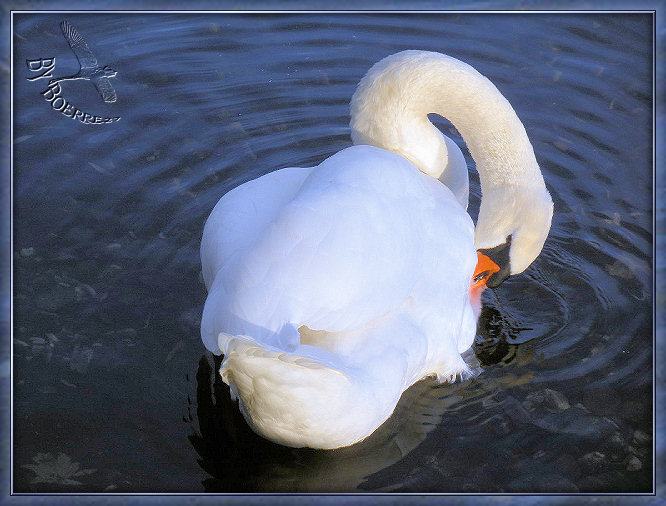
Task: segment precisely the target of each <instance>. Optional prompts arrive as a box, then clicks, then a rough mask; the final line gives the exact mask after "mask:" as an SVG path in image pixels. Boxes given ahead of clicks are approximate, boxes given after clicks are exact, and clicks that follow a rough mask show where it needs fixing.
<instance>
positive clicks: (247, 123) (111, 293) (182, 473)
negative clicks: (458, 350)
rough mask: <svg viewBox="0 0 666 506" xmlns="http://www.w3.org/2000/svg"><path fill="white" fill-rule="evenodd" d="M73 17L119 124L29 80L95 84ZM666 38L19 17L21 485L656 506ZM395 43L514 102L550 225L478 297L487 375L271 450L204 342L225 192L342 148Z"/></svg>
mask: <svg viewBox="0 0 666 506" xmlns="http://www.w3.org/2000/svg"><path fill="white" fill-rule="evenodd" d="M65 18H66V19H67V20H68V21H70V23H72V24H73V25H74V26H75V27H76V28H77V29H78V30H79V31H80V32H81V34H82V36H83V37H84V38H85V39H86V40H87V42H88V44H89V46H90V47H91V49H92V50H93V52H95V54H96V56H97V58H98V60H99V63H100V64H102V65H109V66H111V67H113V68H114V69H116V70H117V71H118V74H117V76H116V77H114V78H112V79H111V82H112V84H113V86H114V88H115V90H116V92H117V95H118V100H117V102H116V103H112V104H106V103H104V102H102V101H101V99H100V96H99V94H98V93H97V91H96V90H95V88H94V87H93V86H92V85H91V83H90V82H89V81H64V82H62V83H61V84H62V95H63V97H64V98H66V99H67V100H68V101H69V102H70V103H72V104H73V105H74V106H76V107H77V108H79V109H81V110H82V111H85V112H87V113H90V114H91V115H99V116H101V117H116V116H118V117H120V118H121V120H120V121H118V122H114V123H112V124H104V125H86V124H83V123H81V122H79V121H75V120H72V119H69V118H67V117H65V116H64V115H63V114H61V113H60V112H57V111H55V110H54V109H53V108H52V107H51V106H50V105H49V103H48V102H47V101H46V100H45V99H44V97H42V96H40V91H42V90H44V89H45V88H46V80H45V79H40V80H35V81H28V80H27V78H28V77H32V76H34V75H35V74H33V73H32V72H30V71H29V70H28V68H27V66H26V64H25V61H26V60H27V59H38V58H50V57H55V58H56V64H55V71H54V73H53V76H54V77H58V76H63V75H70V74H73V73H75V72H76V71H77V70H78V64H77V62H76V59H75V58H74V55H73V53H72V52H71V51H70V49H69V47H68V46H67V43H66V41H65V39H64V38H63V36H62V34H61V32H60V28H59V26H58V24H59V23H60V21H62V19H65ZM651 34H652V27H651V18H650V16H648V15H636V14H633V15H632V14H561V15H553V14H521V15H516V14H503V15H496V14H495V15H491V14H409V15H408V14H338V15H331V14H288V15H287V14H272V15H258V14H257V15H247V14H234V15H230V14H226V15H225V14H206V15H186V14H150V15H149V14H136V15H131V14H122V15H121V14H67V15H66V16H65V15H62V14H61V15H23V14H21V15H16V16H15V26H14V51H15V54H14V64H15V68H14V93H15V96H14V249H13V254H14V340H13V353H14V361H13V365H14V376H13V377H14V487H15V490H16V491H109V492H124V491H181V492H199V491H213V492H239V491H286V492H296V491H375V492H377V491H379V492H415V491H427V492H500V491H504V492H516V491H521V492H575V491H581V492H592V491H596V492H598V491H631V492H641V491H643V492H645V491H651V490H652V471H653V454H652V417H653V411H652V410H653V408H652V374H653V369H652V363H653V349H652V312H651V307H652V299H653V292H652V240H653V238H652V210H653V209H652V169H651V167H652V158H651V157H652V147H651V139H652V132H651V122H652V119H651V118H652V116H651V114H652V98H651V89H652V85H651V78H652V75H651V72H652V70H651V69H652V63H651V62H652V52H651V51H652V50H651V48H652V42H651ZM403 49H427V50H435V51H440V52H443V53H447V54H449V55H451V56H454V57H457V58H459V59H462V60H463V61H466V62H468V63H470V64H471V65H473V66H474V67H476V68H477V69H478V70H479V71H480V72H481V73H483V74H485V75H486V76H488V77H489V78H490V79H491V80H492V81H493V82H494V83H495V84H496V85H497V87H498V88H499V89H500V90H501V91H502V92H503V93H504V94H505V96H506V97H507V98H508V99H509V101H510V102H511V103H512V104H513V106H514V108H515V109H516V111H517V113H518V115H519V117H520V118H521V119H522V120H523V122H524V123H525V127H526V129H527V132H528V134H529V136H530V138H531V140H532V143H533V145H534V149H535V152H536V155H537V159H538V160H539V163H540V165H541V168H542V170H543V173H544V177H545V179H546V183H547V185H548V188H549V189H550V192H551V194H552V196H553V199H554V202H555V215H554V218H553V227H552V230H551V233H550V236H549V239H548V241H547V242H546V245H545V248H544V250H543V253H542V254H541V256H540V257H539V258H538V259H537V261H535V262H534V264H533V265H532V266H531V267H530V268H529V269H528V270H527V271H526V272H525V273H524V274H522V275H520V276H515V277H512V278H511V279H510V280H509V281H507V282H506V283H504V284H503V285H502V286H501V287H500V288H499V289H497V290H496V291H494V292H492V291H490V290H489V291H487V294H486V295H484V298H485V299H484V302H485V307H484V309H483V313H482V315H481V319H480V323H479V329H478V332H477V338H476V343H475V346H474V348H473V350H472V352H471V353H470V354H469V356H468V357H467V358H468V360H469V361H476V362H478V365H479V366H480V368H481V369H482V373H481V374H480V375H479V376H478V377H476V378H474V379H472V380H469V381H466V382H463V383H456V384H453V385H440V386H437V385H435V384H434V383H432V382H428V381H424V382H422V383H419V384H417V385H416V386H415V387H413V388H412V389H411V390H409V391H408V392H407V393H405V395H404V396H403V399H402V400H401V403H400V405H399V407H398V409H397V411H396V413H395V415H394V416H393V417H392V418H391V419H390V420H389V421H388V422H387V423H386V424H385V425H384V426H382V427H381V428H380V429H379V430H378V432H377V433H376V434H375V435H373V436H372V437H371V438H369V439H368V440H366V441H364V442H363V443H361V444H359V445H356V446H353V447H350V448H346V449H342V450H337V451H329V452H326V451H313V450H308V449H300V450H294V449H287V448H282V447H279V446H276V445H273V444H271V443H268V442H266V441H264V440H263V439H261V438H259V437H258V436H255V435H254V434H253V433H252V432H251V431H250V430H249V429H248V428H247V426H246V425H245V422H244V421H243V420H242V417H241V416H240V415H239V413H238V410H237V408H236V407H235V405H234V404H233V403H232V402H231V401H230V399H229V394H228V389H227V387H226V386H225V385H224V384H222V383H221V381H220V380H219V379H218V378H216V377H215V374H214V369H215V367H216V366H215V365H214V363H213V357H212V355H209V354H207V353H206V352H205V349H204V348H203V345H202V344H201V341H200V337H199V318H200V314H201V310H202V307H203V302H204V300H205V288H204V286H203V283H202V281H201V275H200V263H199V253H198V249H199V241H200V238H201V232H202V229H203V225H204V222H205V219H206V217H207V215H208V213H209V212H210V211H211V209H212V208H213V206H214V204H215V203H216V201H217V200H218V199H219V198H220V197H221V196H222V195H223V194H224V193H225V192H227V191H228V190H230V189H231V188H234V187H235V186H237V185H239V184H241V183H243V182H245V181H248V180H250V179H253V178H255V177H257V176H260V175H262V174H265V173H267V172H270V171H273V170H275V169H278V168H281V167H285V166H308V165H314V164H317V163H319V162H320V161H321V160H323V159H324V158H325V157H327V156H329V155H331V154H332V153H334V152H336V151H338V150H340V149H341V148H344V147H346V146H349V145H350V144H351V142H350V138H349V127H348V102H349V99H350V98H351V95H352V93H353V92H354V88H355V85H356V83H357V82H358V81H359V79H360V78H361V77H362V76H363V74H364V73H365V71H366V70H367V69H368V68H369V67H370V66H371V65H372V64H373V63H374V62H376V61H378V60H379V59H381V58H382V57H384V56H386V55H388V54H391V53H394V52H397V51H400V50H403ZM433 120H434V121H435V122H436V123H437V124H438V125H439V126H440V127H441V128H442V129H443V130H444V131H445V132H446V133H447V134H449V135H451V136H453V137H454V138H455V139H456V140H457V141H458V142H459V143H460V145H461V146H464V144H463V142H462V140H461V139H460V138H459V136H457V134H456V132H455V131H454V130H452V129H451V127H450V125H449V124H448V123H447V122H445V121H443V120H441V119H438V118H433ZM466 156H468V155H466ZM468 159H469V156H468ZM469 162H470V167H471V168H472V170H471V171H470V173H471V178H472V183H471V187H472V204H471V206H470V212H471V214H472V215H473V216H474V217H475V216H476V212H477V210H478V199H479V185H478V178H477V177H476V173H475V172H474V170H473V162H472V161H471V160H469Z"/></svg>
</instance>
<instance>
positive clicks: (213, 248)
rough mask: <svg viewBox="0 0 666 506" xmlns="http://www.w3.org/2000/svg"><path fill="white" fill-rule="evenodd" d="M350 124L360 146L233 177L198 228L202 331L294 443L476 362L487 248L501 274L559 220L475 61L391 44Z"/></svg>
mask: <svg viewBox="0 0 666 506" xmlns="http://www.w3.org/2000/svg"><path fill="white" fill-rule="evenodd" d="M430 112H434V113H438V114H441V115H442V116H444V117H446V118H448V119H449V120H450V121H451V122H452V123H453V124H454V125H455V126H456V127H457V129H458V130H459V131H460V133H461V135H462V136H463V139H464V140H465V142H466V143H467V146H468V147H469V150H470V153H471V154H472V156H473V158H474V160H475V161H476V166H477V170H478V171H479V175H480V179H481V189H482V193H483V198H482V203H481V208H480V212H479V219H478V224H477V226H476V231H475V228H474V225H473V223H472V220H471V219H470V217H469V215H468V214H467V213H466V206H467V188H468V180H467V167H466V165H465V161H464V158H463V156H462V153H461V152H460V150H459V149H458V148H457V147H456V145H455V143H454V142H453V141H451V140H450V139H448V138H447V137H446V136H444V135H443V134H442V133H441V132H440V131H439V130H438V129H437V128H436V127H434V126H433V125H432V124H431V123H430V122H429V121H428V118H427V113H430ZM351 128H352V139H353V141H354V143H355V144H356V145H355V146H352V147H349V148H347V149H343V150H342V151H340V152H338V153H336V154H334V155H333V156H331V157H330V158H328V159H326V160H324V161H323V162H321V163H320V164H319V165H318V166H316V167H311V168H286V169H282V170H278V171H275V172H272V173H269V174H267V175H265V176H262V177H260V178H258V179H255V180H253V181H250V182H247V183H245V184H243V185H241V186H239V187H237V188H235V189H234V190H232V191H230V192H228V193H227V194H226V195H224V196H223V197H222V198H221V199H220V201H219V202H218V203H217V205H216V206H215V208H214V209H213V211H212V213H211V215H210V217H209V218H208V221H207V222H206V225H205V228H204V232H203V239H202V243H201V262H202V268H203V276H204V281H205V283H206V287H207V288H208V298H207V300H206V304H205V307H204V312H203V317H202V322H201V335H202V339H203V342H204V344H205V346H206V348H208V349H209V350H210V351H212V352H213V353H215V354H219V353H223V354H224V361H223V364H222V368H221V370H220V373H221V375H222V378H223V379H224V381H225V382H226V383H227V384H229V386H230V388H231V392H232V395H233V396H235V397H237V398H238V400H239V405H240V409H241V411H242V412H243V414H244V416H245V418H246V420H247V421H248V423H249V424H250V426H251V427H252V428H253V429H254V430H255V431H256V432H257V433H259V434H261V435H263V436H264V437H266V438H267V439H270V440H272V441H275V442H277V443H280V444H283V445H287V446H295V447H298V446H309V447H313V448H338V447H342V446H347V445H350V444H353V443H356V442H358V441H360V440H362V439H364V438H366V437H367V436H368V435H370V434H371V433H372V432H373V431H374V430H375V429H376V428H377V427H379V426H380V425H381V424H382V423H383V422H384V421H385V420H386V419H387V418H388V417H389V416H390V415H391V413H392V412H393V410H394V408H395V406H396V404H397V402H398V400H399V398H400V396H401V394H402V392H403V391H404V390H406V389H407V388H408V387H409V386H410V385H412V384H414V383H415V382H416V381H418V380H420V379H422V378H424V377H426V376H429V375H436V376H437V378H438V379H439V380H441V381H445V380H451V379H453V378H455V377H456V376H458V375H463V374H464V373H465V372H466V371H467V366H466V364H465V362H464V360H463V359H462V357H461V353H462V352H463V351H465V350H466V349H468V348H469V347H470V346H471V345H472V342H473V340H474V335H475V329H476V319H477V315H476V314H475V313H476V312H478V304H479V302H478V297H479V293H480V291H481V289H482V288H483V280H482V279H478V280H477V281H476V283H475V284H474V287H473V289H472V290H470V283H471V280H472V277H473V274H475V272H474V271H475V265H476V264H477V249H482V250H484V251H485V252H487V253H489V255H490V256H491V257H492V258H493V259H494V260H495V261H496V263H498V264H499V266H495V269H494V271H496V270H499V272H494V271H493V272H489V271H488V270H487V268H486V267H482V268H481V269H480V272H481V275H480V276H479V278H483V277H484V276H485V275H487V274H492V276H491V277H490V278H489V280H490V281H489V284H493V285H496V284H498V283H499V282H500V281H501V280H502V279H503V278H504V277H506V276H507V275H509V274H515V273H518V272H522V271H523V270H524V269H525V268H526V267H527V266H528V265H529V264H530V263H531V262H532V261H533V260H534V259H535V258H536V256H537V255H538V254H539V252H540V251H541V248H542V246H543V243H544V241H545V239H546V236H547V234H548V230H549V228H550V221H551V217H552V211H553V204H552V200H551V197H550V195H549V193H548V191H547V190H546V187H545V184H544V180H543V177H542V175H541V172H540V170H539V166H538V165H537V162H536V159H535V156H534V152H533V149H532V146H531V144H530V142H529V140H528V138H527V134H526V133H525V129H524V127H523V125H522V123H521V122H520V120H519V119H518V117H517V116H516V114H515V112H514V110H513V109H512V107H511V105H510V104H509V103H508V101H507V100H506V99H505V98H504V97H503V96H502V95H501V94H500V92H499V91H498V90H497V89H496V88H495V86H493V84H492V83H491V82H490V81H489V80H488V79H486V78H485V77H483V76H482V75H481V74H479V73H478V72H477V71H476V70H474V69H473V68H472V67H470V66H469V65H467V64H465V63H462V62H460V61H458V60H456V59H454V58H451V57H449V56H445V55H442V54H439V53H432V52H424V51H403V52H401V53H397V54H394V55H392V56H389V57H387V58H385V59H383V60H382V61H380V62H379V63H377V64H376V65H374V66H373V67H372V68H371V69H370V70H369V71H368V73H367V75H366V76H365V77H364V78H363V79H362V80H361V82H360V84H359V86H358V89H357V90H356V92H355V94H354V96H353V98H352V103H351ZM437 178H439V179H440V180H441V181H440V180H438V179H437ZM442 182H444V183H445V184H442ZM479 258H484V259H485V257H482V256H481V255H479ZM489 265H493V264H492V262H490V264H489ZM477 272H479V271H477ZM474 305H476V306H477V307H476V309H477V311H475V309H474Z"/></svg>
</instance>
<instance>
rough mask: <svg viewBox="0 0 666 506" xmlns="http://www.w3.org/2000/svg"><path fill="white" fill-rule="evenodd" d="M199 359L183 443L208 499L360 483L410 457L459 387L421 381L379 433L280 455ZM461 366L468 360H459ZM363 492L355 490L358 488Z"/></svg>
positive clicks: (325, 489) (216, 367)
mask: <svg viewBox="0 0 666 506" xmlns="http://www.w3.org/2000/svg"><path fill="white" fill-rule="evenodd" d="M214 359H215V363H214V367H212V366H211V363H210V361H209V358H208V357H203V358H202V359H201V360H200V362H199V367H198V370H197V378H196V379H197V393H196V396H197V399H196V412H197V418H198V421H199V431H198V433H197V434H194V435H192V436H190V441H191V443H192V445H193V446H194V448H195V449H196V451H197V453H198V454H199V455H200V457H201V459H200V465H201V467H202V468H203V469H204V470H205V471H206V472H207V473H209V474H210V475H211V478H209V479H207V480H205V481H204V482H203V485H204V487H205V489H206V491H208V492H347V491H354V490H358V488H359V486H361V485H362V483H363V482H364V481H365V479H366V477H368V476H370V475H372V474H373V473H376V472H378V471H381V470H382V469H385V468H387V467H389V466H391V465H392V464H394V463H396V462H398V461H399V460H400V459H402V458H404V457H405V456H406V455H407V454H409V453H410V452H411V451H412V450H414V449H415V448H416V447H417V446H418V445H419V444H420V443H421V442H422V441H424V440H425V439H426V437H427V435H428V434H429V433H430V432H431V431H432V430H433V429H434V428H436V427H437V424H438V423H439V422H440V420H441V418H442V415H443V414H444V413H445V412H446V411H447V409H449V408H450V407H451V406H452V405H454V404H455V403H457V402H458V401H459V400H460V399H461V397H460V395H457V391H458V390H459V389H464V388H465V385H466V382H457V383H454V384H445V385H437V383H436V382H435V380H434V379H426V380H423V381H420V382H419V383H417V384H415V385H414V386H412V387H411V388H410V389H409V390H407V391H406V392H405V393H404V394H403V396H402V397H401V399H400V402H399V403H398V406H397V408H396V410H395V412H394V413H393V416H391V418H389V419H388V420H387V421H386V422H385V423H384V424H383V425H382V426H381V427H379V429H377V430H376V431H375V433H373V434H372V435H371V436H370V437H369V438H367V439H365V440H364V441H362V442H360V443H358V444H356V445H353V446H350V447H346V448H341V449H338V450H312V449H310V448H287V447H283V446H280V445H277V444H274V443H271V442H270V441H267V440H265V439H263V438H262V437H260V436H258V435H256V434H255V433H254V432H252V430H251V429H250V428H249V427H248V425H247V424H246V422H245V420H244V419H243V416H242V415H241V413H240V411H239V410H238V405H237V403H236V401H232V400H231V398H230V396H229V387H228V386H227V385H226V384H224V383H223V382H222V380H221V378H220V376H219V374H217V373H216V371H217V370H219V367H220V358H219V357H214ZM465 359H466V360H467V361H468V362H469V361H470V360H471V361H474V357H473V355H469V354H468V355H466V356H465ZM361 488H363V487H361Z"/></svg>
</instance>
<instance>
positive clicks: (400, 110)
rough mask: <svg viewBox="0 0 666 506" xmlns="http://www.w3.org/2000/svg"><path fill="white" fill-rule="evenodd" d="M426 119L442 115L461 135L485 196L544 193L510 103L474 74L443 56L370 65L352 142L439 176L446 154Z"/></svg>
mask: <svg viewBox="0 0 666 506" xmlns="http://www.w3.org/2000/svg"><path fill="white" fill-rule="evenodd" d="M428 113H437V114H439V115H441V116H444V117H445V118H446V119H448V120H449V121H451V123H453V125H454V126H455V127H456V128H457V129H458V131H459V132H460V134H461V135H462V137H463V139H464V141H465V143H466V144H467V147H468V148H469V151H470V153H471V155H472V157H473V158H474V161H475V162H476V167H477V170H478V172H479V177H480V180H481V190H482V192H483V193H487V192H492V191H493V189H494V188H495V187H498V186H503V185H512V186H516V185H517V186H519V187H522V188H537V187H538V188H544V187H545V186H544V181H543V177H542V175H541V171H540V170H539V166H538V164H537V161H536V158H535V156H534V151H533V149H532V145H531V144H530V142H529V139H528V137H527V133H526V132H525V128H524V127H523V124H522V123H521V122H520V120H519V119H518V116H517V115H516V113H515V111H514V110H513V108H512V107H511V105H510V104H509V102H508V101H507V100H506V99H505V98H504V97H503V96H502V94H501V93H500V92H499V91H498V90H497V88H495V86H494V85H493V84H492V83H491V82H490V81H489V80H488V79H487V78H485V77H484V76H482V75H481V74H480V73H479V72H477V71H476V70H475V69H474V68H472V67H471V66H469V65H467V64H466V63H463V62H461V61H459V60H456V59H455V58H451V57H449V56H446V55H443V54H440V53H431V52H425V51H402V52H400V53H397V54H394V55H392V56H389V57H387V58H385V59H383V60H382V61H380V62H379V63H377V64H376V65H374V66H373V67H372V68H371V69H370V70H369V71H368V73H367V74H366V75H365V77H364V78H363V79H362V80H361V82H360V83H359V86H358V89H357V90H356V92H355V93H354V96H353V98H352V103H351V128H352V139H353V141H354V143H355V144H372V145H375V146H378V147H381V148H384V149H388V150H390V151H394V152H396V153H398V154H400V155H402V156H404V157H405V158H407V159H408V160H410V161H411V162H412V163H414V164H415V165H416V166H417V167H418V168H419V169H420V170H421V171H423V172H425V173H427V174H430V175H432V176H434V177H439V176H440V175H441V173H442V172H443V171H444V170H445V168H446V165H447V149H446V144H445V142H444V140H443V138H442V137H443V136H442V134H441V133H440V132H439V130H437V128H436V127H435V126H434V125H432V123H430V121H429V120H428V117H427V114H428Z"/></svg>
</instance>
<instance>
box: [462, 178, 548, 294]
mask: <svg viewBox="0 0 666 506" xmlns="http://www.w3.org/2000/svg"><path fill="white" fill-rule="evenodd" d="M552 217H553V200H552V198H551V196H550V193H548V190H547V189H546V187H545V185H543V183H541V185H537V186H534V187H522V186H513V185H501V186H498V187H493V188H492V189H491V190H489V191H484V192H483V198H482V199H481V208H480V210H479V219H478V222H477V225H476V232H475V234H476V237H475V243H476V248H477V250H479V251H480V252H482V253H484V254H485V255H487V256H488V257H490V258H491V259H492V260H493V261H494V262H495V263H496V264H497V265H498V266H499V270H498V271H497V272H494V273H492V274H490V275H489V277H488V279H487V280H486V282H487V285H488V286H490V287H491V288H494V287H496V286H499V284H500V283H501V282H502V281H504V280H505V279H506V278H507V277H509V275H512V274H518V273H520V272H523V271H524V270H525V269H527V267H528V266H529V265H530V264H531V263H532V262H533V261H534V260H535V259H536V257H537V256H539V253H541V249H542V248H543V244H544V242H545V241H546V237H547V236H548V231H549V230H550V223H551V219H552Z"/></svg>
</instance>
